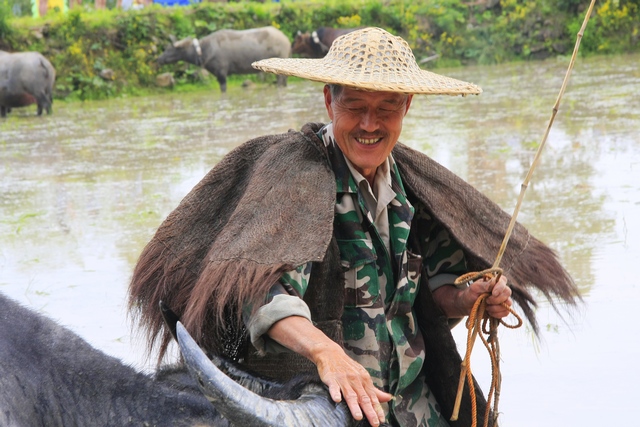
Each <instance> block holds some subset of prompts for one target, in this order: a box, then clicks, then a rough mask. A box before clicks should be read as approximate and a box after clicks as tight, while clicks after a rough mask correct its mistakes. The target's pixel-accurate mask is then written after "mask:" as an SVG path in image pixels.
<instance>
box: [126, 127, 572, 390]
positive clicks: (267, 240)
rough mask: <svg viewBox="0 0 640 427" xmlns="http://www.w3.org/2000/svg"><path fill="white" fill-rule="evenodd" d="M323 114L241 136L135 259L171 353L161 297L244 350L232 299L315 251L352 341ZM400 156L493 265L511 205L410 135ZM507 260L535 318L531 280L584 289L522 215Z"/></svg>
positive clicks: (323, 311)
mask: <svg viewBox="0 0 640 427" xmlns="http://www.w3.org/2000/svg"><path fill="white" fill-rule="evenodd" d="M321 126H322V124H307V125H305V126H304V127H303V129H302V131H301V132H297V131H290V132H288V133H286V134H281V135H272V136H266V137H260V138H256V139H253V140H251V141H249V142H247V143H245V144H243V145H241V146H239V147H238V148H236V149H235V150H233V151H232V152H231V153H229V154H228V155H227V156H226V157H225V158H224V159H223V160H222V161H220V162H219V163H218V164H217V165H216V166H215V167H214V168H213V169H212V170H211V171H210V172H209V173H208V174H207V175H206V176H205V177H204V178H203V179H202V181H201V182H200V183H199V184H198V185H196V187H194V189H193V190H192V191H191V192H190V193H189V194H188V195H187V196H186V197H185V198H184V200H183V201H182V202H181V203H180V205H179V206H178V207H177V208H176V209H175V210H174V211H173V212H172V213H171V214H170V215H169V216H168V217H167V219H166V220H165V221H164V222H163V223H162V224H161V226H160V227H159V228H158V230H157V232H156V234H155V236H154V237H153V239H152V240H151V241H150V242H149V244H148V245H147V246H146V247H145V249H144V250H143V252H142V254H141V256H140V259H139V261H138V264H137V265H136V268H135V270H134V273H133V278H132V281H131V284H130V300H129V307H130V309H131V312H132V314H133V316H134V317H135V318H137V319H138V320H139V322H140V324H141V326H142V327H143V328H144V329H145V330H146V332H147V337H148V344H149V348H150V349H152V348H153V347H154V346H155V345H158V346H159V349H160V356H159V357H160V358H162V357H163V355H164V352H165V350H166V348H167V345H168V343H169V342H170V340H171V336H170V333H169V332H168V331H167V330H165V329H164V327H163V320H162V315H161V313H160V310H159V308H158V304H159V301H160V300H162V301H164V302H165V303H166V304H167V305H168V306H169V307H171V308H172V309H173V310H174V311H175V312H176V313H177V314H178V315H179V316H181V317H182V318H183V320H184V323H185V325H186V327H187V329H188V330H189V332H190V333H191V334H192V335H193V336H194V337H196V339H197V340H198V341H199V344H200V345H201V346H203V347H204V348H205V349H206V350H208V351H212V352H216V353H224V354H226V355H228V356H231V357H235V358H240V357H242V355H243V354H242V352H243V351H245V350H246V349H244V348H242V345H244V344H246V342H245V341H246V340H244V339H243V336H242V334H243V331H242V326H241V324H240V313H238V312H237V310H236V311H234V310H230V307H238V306H244V305H246V304H259V303H261V302H262V301H263V300H264V298H265V295H266V293H267V292H268V290H269V288H270V287H271V286H272V285H273V283H274V282H275V281H276V280H277V279H278V278H279V277H280V275H281V274H282V273H283V272H285V271H288V270H291V269H292V268H294V267H296V266H298V265H301V264H304V263H306V262H309V261H312V262H315V263H317V265H316V264H314V271H324V270H326V272H323V273H322V274H329V275H332V276H331V277H332V279H330V280H327V281H326V282H323V283H321V284H318V283H315V284H310V286H309V291H308V294H309V295H305V300H306V301H307V303H308V304H309V306H310V307H311V308H312V315H317V316H318V317H317V318H318V320H320V321H323V322H324V321H327V322H329V323H331V322H333V323H332V324H331V325H330V326H327V328H328V330H333V332H331V333H330V334H329V336H331V337H333V338H334V339H336V340H337V341H339V342H340V340H341V337H340V336H339V335H338V332H336V329H337V328H336V322H339V320H340V310H341V308H340V307H341V306H342V296H343V295H342V287H341V286H342V283H341V282H340V280H339V279H337V278H336V277H338V276H339V273H340V269H339V264H338V262H337V261H336V260H335V258H336V254H335V245H334V243H335V242H333V241H332V227H333V215H334V204H335V179H334V177H333V173H332V171H331V169H330V167H329V164H328V160H327V158H326V155H325V151H324V147H323V146H322V143H321V141H320V140H319V139H318V138H317V137H316V136H315V132H317V131H318V130H319V129H320V127H321ZM393 156H394V158H395V160H396V163H397V164H398V167H399V169H400V172H401V175H402V177H403V181H404V184H405V188H406V190H407V193H408V196H409V200H410V201H411V203H413V204H417V203H422V204H423V205H424V206H425V207H426V208H427V210H428V211H430V213H431V214H432V215H433V216H434V217H435V218H436V219H437V220H439V221H441V222H442V224H443V225H444V226H445V227H446V228H447V229H448V230H449V231H450V232H451V235H452V237H453V238H455V239H456V240H457V241H458V242H459V243H460V244H461V245H462V247H463V249H464V250H465V254H466V258H467V262H468V267H469V269H470V270H476V271H481V270H484V269H486V268H488V267H490V266H491V265H492V263H493V259H494V257H495V255H496V253H497V251H498V249H499V247H500V244H501V241H502V238H503V236H504V232H505V230H506V227H507V224H508V223H509V219H510V216H509V215H508V214H507V213H506V212H504V211H503V210H502V209H501V208H500V207H499V206H498V205H497V204H495V203H494V202H492V201H491V200H489V199H488V198H487V197H486V196H484V195H483V194H481V193H480V192H479V191H477V190H476V189H474V188H473V187H472V186H470V185H469V184H467V183H466V182H464V181H463V180H462V179H460V178H459V177H457V176H456V175H454V174H453V173H451V172H450V171H448V170H447V169H446V168H444V167H443V166H441V165H439V164H438V163H436V162H435V161H433V160H432V159H430V158H429V157H428V156H426V155H424V154H421V153H418V152H416V151H415V150H412V149H410V148H408V147H406V146H404V145H402V144H397V145H396V147H395V148H394V151H393ZM328 249H331V250H328ZM325 258H327V259H325ZM329 258H332V259H329ZM316 267H317V268H318V270H316ZM503 268H504V269H505V275H506V276H507V277H508V278H509V283H510V285H511V286H512V288H513V298H514V300H515V301H516V303H517V304H518V305H519V306H520V307H521V309H522V310H523V311H524V313H525V315H526V317H527V319H528V320H529V322H530V323H531V324H532V325H533V327H534V329H535V330H537V323H536V319H535V313H534V311H533V308H534V307H535V304H536V302H535V299H534V298H533V296H532V295H531V293H530V291H531V290H533V289H537V290H540V291H541V292H542V293H543V294H544V295H545V296H546V297H547V298H549V299H550V300H551V301H552V303H553V298H556V297H557V298H560V299H561V300H562V301H565V302H567V303H569V304H574V303H576V302H577V300H578V299H579V298H580V297H579V294H578V290H577V288H576V286H575V284H574V282H573V280H572V279H571V277H570V276H569V274H568V273H567V272H566V270H565V269H564V268H563V267H562V266H561V265H560V263H559V262H558V260H557V257H556V255H555V253H554V252H553V251H552V250H551V249H550V248H549V247H547V246H546V245H545V244H543V243H542V242H540V241H539V240H537V239H535V238H534V237H533V236H531V235H530V234H529V233H528V232H527V230H526V229H525V228H524V227H523V226H522V225H519V224H518V225H517V226H516V228H515V230H514V232H513V235H512V237H511V241H510V243H509V247H508V248H507V251H506V253H505V256H504V258H503ZM323 269H324V270H323ZM322 287H324V289H325V290H326V289H327V288H330V289H331V293H330V295H331V297H330V299H332V300H333V301H331V304H334V306H332V307H325V306H323V305H321V304H323V303H325V302H326V301H325V302H323V300H322V295H321V292H319V290H320V289H321V288H322ZM425 287H426V286H425ZM427 294H428V293H427ZM429 297H430V295H429ZM319 304H320V305H319ZM337 307H338V308H337ZM313 310H316V312H315V313H314V312H313ZM431 311H433V310H431ZM438 315H439V314H438ZM440 317H442V316H440ZM315 318H316V317H314V320H315ZM444 322H445V323H446V319H445V320H444ZM442 333H446V334H449V335H450V333H449V332H447V331H445V332H442ZM241 341H242V342H241ZM234 345H235V346H236V347H234ZM452 351H454V352H455V344H454V350H452ZM456 354H457V353H456ZM458 356H459V355H458ZM459 362H460V359H459V357H458V358H457V363H459ZM281 368H282V367H281ZM452 369H455V368H452ZM458 372H459V371H458ZM452 374H453V373H452ZM454 381H455V382H456V383H457V378H455V380H454ZM454 393H455V391H454Z"/></svg>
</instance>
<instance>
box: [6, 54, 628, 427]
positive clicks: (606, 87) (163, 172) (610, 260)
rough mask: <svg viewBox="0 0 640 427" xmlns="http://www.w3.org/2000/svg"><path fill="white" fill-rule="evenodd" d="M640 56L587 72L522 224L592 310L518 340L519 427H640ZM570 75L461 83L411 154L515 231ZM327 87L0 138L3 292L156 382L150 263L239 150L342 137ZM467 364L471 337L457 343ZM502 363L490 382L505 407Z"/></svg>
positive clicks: (514, 407)
mask: <svg viewBox="0 0 640 427" xmlns="http://www.w3.org/2000/svg"><path fill="white" fill-rule="evenodd" d="M639 60H640V56H637V55H635V56H629V55H628V56H618V57H601V58H590V59H587V60H579V61H578V62H577V63H576V66H575V69H574V72H573V75H572V77H571V81H570V84H569V87H568V88H567V92H566V94H565V96H564V98H563V100H562V103H561V105H560V111H559V113H558V115H557V117H556V120H555V124H554V126H553V128H552V130H551V133H550V135H549V138H548V141H547V146H546V148H545V151H544V152H543V154H542V160H541V163H540V165H539V166H538V168H537V169H536V171H535V173H534V175H533V178H532V182H531V183H530V185H529V188H528V190H527V194H526V197H525V199H524V203H523V206H522V210H521V212H520V214H519V217H518V218H519V220H520V221H521V222H522V223H524V224H525V225H526V226H527V227H528V228H529V229H530V230H531V231H532V232H533V233H534V234H535V235H536V236H537V237H538V238H540V239H541V240H543V241H544V242H546V243H548V244H549V245H550V246H551V247H553V248H554V249H555V250H556V251H557V252H558V254H559V256H560V257H561V259H562V261H563V263H564V265H565V266H566V268H567V269H568V270H569V271H570V272H571V273H572V275H573V276H574V278H575V280H576V282H577V283H578V285H579V287H580V289H581V291H582V293H583V297H584V304H583V305H581V306H580V307H579V308H578V309H577V310H570V311H567V310H565V309H564V308H562V307H561V315H558V314H557V313H556V312H555V311H554V310H553V308H551V306H550V305H549V304H547V303H545V302H543V303H541V304H540V307H539V310H538V314H539V319H540V324H541V326H542V333H541V337H540V340H536V339H535V338H534V336H533V334H532V332H531V330H530V329H528V328H521V329H517V330H508V329H502V330H501V333H500V344H501V348H502V365H501V369H502V375H503V385H502V395H501V399H500V407H499V409H500V411H501V413H502V415H501V425H502V426H503V427H504V426H506V427H527V426H531V427H533V426H543V425H544V426H575V425H580V426H600V425H631V424H633V423H634V421H633V420H634V419H635V415H634V412H633V411H634V410H633V408H634V405H635V404H636V401H637V398H638V397H639V396H640V394H639V393H638V391H637V388H636V384H637V382H638V381H639V380H640V374H639V373H638V371H637V370H636V369H635V368H634V362H635V361H637V360H639V359H640V333H639V332H638V329H637V324H638V322H637V319H636V316H635V314H636V313H637V311H636V310H638V308H639V307H640V288H639V285H638V282H639V281H638V278H637V277H638V275H637V274H636V273H635V270H634V269H635V266H636V263H638V262H640V99H639V97H638V95H639V94H640V69H639V68H638V66H637V64H638V63H639ZM567 64H568V59H567V58H560V59H554V60H550V61H545V62H532V63H525V64H509V65H500V66H490V67H468V68H464V69H454V70H448V72H446V71H444V72H443V73H446V74H448V75H451V76H452V77H457V78H460V79H463V80H467V81H471V82H474V83H476V84H478V85H480V86H481V87H482V88H483V89H484V93H483V94H482V95H480V96H477V97H466V98H462V97H416V98H414V101H413V104H412V107H411V111H410V112H409V115H408V116H407V118H406V120H405V127H404V130H403V134H402V138H401V139H402V141H403V142H405V143H406V144H408V145H411V146H412V147H414V148H416V149H419V150H421V151H423V152H425V153H427V154H429V155H430V156H432V157H434V158H435V159H436V160H438V161H439V162H440V163H442V164H444V165H445V166H446V167H448V168H449V169H451V170H453V171H454V172H456V173H457V174H459V175H460V176H462V177H463V178H464V179H466V180H467V181H469V182H470V183H472V184H473V185H475V186H476V187H478V188H479V189H481V190H482V191H484V192H485V193H486V194H487V195H488V196H489V197H491V198H492V199H493V200H495V201H496V202H497V203H498V204H500V205H501V206H502V207H503V208H504V209H505V210H506V211H507V212H509V213H511V212H512V211H513V208H514V206H515V202H516V199H517V196H518V193H519V191H520V184H521V183H522V181H523V180H524V177H525V175H526V173H527V171H528V169H529V165H530V163H531V161H532V159H533V156H534V153H535V149H536V147H537V145H538V144H539V142H540V140H541V138H542V136H543V134H544V130H545V129H546V126H547V122H548V120H549V117H550V115H551V111H552V107H553V105H554V103H555V101H556V98H557V95H558V91H559V89H560V85H561V82H562V79H563V77H564V73H565V71H566V66H567ZM321 93H322V86H321V85H320V84H316V83H311V82H304V81H290V83H289V86H288V87H287V88H284V89H283V88H280V89H278V88H275V87H270V86H267V85H258V86H257V87H255V88H253V89H248V90H247V89H242V88H239V87H238V88H230V90H229V92H228V93H227V94H220V93H219V92H217V91H211V92H207V93H198V94H174V93H171V92H167V93H166V94H165V95H162V96H154V97H145V98H126V99H117V100H109V101H103V102H84V103H80V102H78V103H62V102H57V103H55V104H54V114H53V115H51V116H44V117H36V116H35V107H33V109H31V108H27V109H16V110H14V111H13V112H12V113H11V115H10V116H9V117H8V118H7V119H3V120H0V176H1V180H0V292H2V293H5V294H7V295H9V296H11V297H13V298H15V299H17V300H19V301H20V302H22V303H24V304H26V305H28V306H30V307H32V308H34V309H35V310H37V311H40V312H42V313H45V314H47V315H48V316H50V317H52V318H54V319H56V320H58V321H59V322H60V323H62V324H64V325H66V326H68V327H70V328H71V329H73V330H74V331H76V332H78V333H79V334H80V335H81V336H82V337H84V338H85V339H87V340H88V341H89V342H90V343H91V344H93V345H94V346H95V347H97V348H99V349H101V350H103V351H105V352H106V353H108V354H111V355H114V356H116V357H119V358H121V359H122V360H124V361H125V362H127V363H129V364H132V365H134V366H137V367H139V368H141V369H150V368H151V367H153V361H147V360H146V359H145V357H144V352H143V346H144V345H143V342H142V341H141V340H140V338H139V337H138V336H137V335H136V334H135V332H132V329H131V325H130V323H129V321H128V319H127V317H126V310H125V304H126V289H127V285H128V280H129V278H130V275H131V271H132V269H133V266H134V263H135V261H136V259H137V256H138V254H139V253H140V251H141V250H142V248H143V246H144V245H145V243H146V242H147V241H148V240H149V239H150V237H151V236H152V234H153V233H154V230H155V229H156V227H157V226H158V225H159V224H160V222H161V221H162V220H163V219H164V218H165V217H166V215H167V214H168V213H169V212H170V211H171V210H172V209H173V208H174V207H175V206H176V205H177V204H178V203H179V201H180V200H181V199H182V197H183V196H184V195H185V194H186V193H187V192H188V191H189V190H190V189H191V187H192V186H193V185H194V184H195V183H197V182H198V181H199V179H200V178H201V177H202V176H204V174H205V173H206V172H207V171H208V170H209V169H210V168H211V167H212V166H213V165H215V164H216V162H218V161H219V160H220V159H221V158H222V157H223V156H224V155H225V154H226V153H228V152H229V150H231V149H232V148H233V147H235V146H237V145H238V144H240V143H242V142H244V141H246V140H247V139H250V138H252V137H255V136H259V135H262V134H267V133H280V132H286V131H287V130H288V129H290V128H293V129H299V128H300V127H301V125H302V124H304V123H305V122H308V121H322V122H324V121H326V120H327V116H326V113H325V110H324V104H323V99H322V96H321ZM455 333H456V337H457V338H459V343H460V348H461V352H464V350H465V330H464V329H463V328H462V327H458V328H457V329H456V332H455ZM484 352H485V350H484V349H483V348H482V346H480V345H477V346H476V347H475V349H474V361H473V362H472V370H473V372H474V373H475V374H476V376H477V377H478V379H479V381H480V383H481V385H483V388H484V389H485V391H486V390H488V387H489V380H490V367H489V362H488V359H487V358H486V356H485V355H484Z"/></svg>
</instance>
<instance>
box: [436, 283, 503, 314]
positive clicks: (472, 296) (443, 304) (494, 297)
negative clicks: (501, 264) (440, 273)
mask: <svg viewBox="0 0 640 427" xmlns="http://www.w3.org/2000/svg"><path fill="white" fill-rule="evenodd" d="M489 291H491V296H489V297H488V298H487V309H486V310H487V313H488V314H489V315H491V316H493V317H496V318H498V319H501V318H503V317H506V316H507V315H509V313H510V312H509V310H508V309H507V308H506V307H504V306H503V305H502V304H503V303H506V305H507V307H511V305H512V304H513V301H512V300H511V288H510V287H509V286H507V278H506V277H505V276H504V275H501V276H500V279H499V280H498V281H497V282H496V278H495V277H494V278H492V279H490V280H485V279H483V278H482V279H478V280H476V281H475V282H473V283H471V284H470V285H469V286H468V287H467V288H465V289H458V288H456V287H454V286H442V287H440V288H438V289H436V290H435V291H433V298H434V299H435V300H436V303H438V305H439V306H440V308H441V309H442V311H444V313H445V314H446V315H447V317H450V318H456V317H464V316H468V315H469V313H470V312H471V309H472V308H473V305H474V304H475V302H476V301H477V300H478V298H479V297H480V295H482V294H484V293H486V292H489Z"/></svg>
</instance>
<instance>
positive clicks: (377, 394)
mask: <svg viewBox="0 0 640 427" xmlns="http://www.w3.org/2000/svg"><path fill="white" fill-rule="evenodd" d="M332 347H333V348H332ZM314 357H315V360H314V362H315V364H316V366H317V367H318V373H319V374H320V379H321V380H322V382H324V383H325V384H326V385H327V386H329V393H330V394H331V398H332V399H333V401H334V402H336V403H337V402H340V401H341V400H342V396H344V400H345V402H346V403H347V406H348V407H349V410H350V411H351V415H352V416H353V418H355V419H356V420H361V419H362V416H363V413H364V415H365V416H366V417H367V420H368V421H369V424H371V425H372V426H378V425H380V423H382V422H384V420H385V414H384V411H383V410H382V406H381V405H380V402H388V401H389V400H391V398H392V396H391V395H390V394H388V393H385V392H382V391H380V390H378V389H377V388H376V387H375V386H374V385H373V381H372V380H371V376H370V375H369V373H368V372H367V371H366V369H364V368H363V367H362V365H360V364H359V363H358V362H356V361H354V360H353V359H351V358H350V357H349V356H347V354H346V353H345V352H344V350H342V348H340V346H338V345H337V344H335V343H333V342H332V343H331V344H330V345H329V346H327V347H326V348H324V349H317V351H315V356H314Z"/></svg>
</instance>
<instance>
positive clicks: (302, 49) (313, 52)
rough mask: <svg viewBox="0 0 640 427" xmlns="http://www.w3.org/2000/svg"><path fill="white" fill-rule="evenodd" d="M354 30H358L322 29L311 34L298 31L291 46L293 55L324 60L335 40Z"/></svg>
mask: <svg viewBox="0 0 640 427" xmlns="http://www.w3.org/2000/svg"><path fill="white" fill-rule="evenodd" d="M354 30H357V28H330V27H320V28H318V29H317V30H315V31H314V32H312V33H311V34H309V33H302V32H301V31H298V33H297V34H296V37H295V39H294V40H293V43H292V44H291V53H297V54H299V55H300V56H304V57H306V58H323V57H324V56H325V55H326V54H327V52H329V48H330V47H331V44H332V43H333V41H334V40H335V39H337V38H338V37H340V36H342V35H344V34H347V33H350V32H351V31H354Z"/></svg>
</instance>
